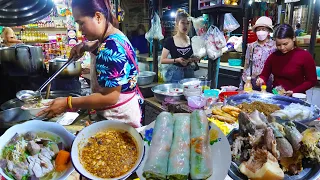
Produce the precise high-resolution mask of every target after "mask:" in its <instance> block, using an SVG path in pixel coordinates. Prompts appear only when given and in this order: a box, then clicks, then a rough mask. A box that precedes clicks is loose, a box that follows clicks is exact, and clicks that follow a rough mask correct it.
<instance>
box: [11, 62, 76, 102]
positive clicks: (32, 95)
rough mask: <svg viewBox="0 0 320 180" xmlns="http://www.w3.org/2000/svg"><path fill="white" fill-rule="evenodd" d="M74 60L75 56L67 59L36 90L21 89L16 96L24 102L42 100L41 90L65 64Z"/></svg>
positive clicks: (67, 64)
mask: <svg viewBox="0 0 320 180" xmlns="http://www.w3.org/2000/svg"><path fill="white" fill-rule="evenodd" d="M74 61H75V58H72V59H70V60H68V61H67V62H66V63H65V64H64V65H63V66H61V67H60V68H59V69H58V70H57V71H56V72H55V73H54V74H53V75H52V76H51V77H50V78H49V79H48V80H47V81H46V82H44V83H43V84H42V85H41V86H40V88H39V89H38V90H36V91H32V90H21V91H19V92H17V93H16V97H17V98H18V99H19V100H21V101H23V102H25V103H36V102H39V101H41V100H42V96H41V92H42V90H43V89H44V88H45V87H46V86H47V85H48V84H50V83H51V81H52V80H53V79H54V78H55V77H57V76H58V75H59V74H60V73H61V72H62V71H63V70H64V69H65V68H66V67H67V66H69V65H70V64H71V63H72V62H74Z"/></svg>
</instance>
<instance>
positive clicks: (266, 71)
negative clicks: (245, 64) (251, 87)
mask: <svg viewBox="0 0 320 180" xmlns="http://www.w3.org/2000/svg"><path fill="white" fill-rule="evenodd" d="M273 58H274V57H273V55H272V54H271V55H270V56H269V57H268V59H267V60H266V62H265V64H264V67H263V70H262V72H261V74H260V75H259V78H258V80H257V85H258V86H261V85H262V83H266V82H267V81H268V79H269V77H270V75H271V70H272V59H273ZM261 80H262V81H263V82H261ZM258 81H259V82H258Z"/></svg>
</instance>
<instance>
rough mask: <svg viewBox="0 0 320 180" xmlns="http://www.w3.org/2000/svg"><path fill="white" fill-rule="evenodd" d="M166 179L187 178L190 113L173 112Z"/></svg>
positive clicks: (182, 179) (180, 179)
mask: <svg viewBox="0 0 320 180" xmlns="http://www.w3.org/2000/svg"><path fill="white" fill-rule="evenodd" d="M173 119H174V128H173V140H172V145H171V150H170V156H169V162H168V179H170V180H171V179H172V180H174V179H175V180H187V179H188V176H189V173H190V114H174V115H173Z"/></svg>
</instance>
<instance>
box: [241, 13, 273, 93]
mask: <svg viewBox="0 0 320 180" xmlns="http://www.w3.org/2000/svg"><path fill="white" fill-rule="evenodd" d="M253 31H254V32H255V33H256V34H257V36H258V40H257V41H255V42H253V43H251V44H248V48H247V52H246V57H245V66H244V71H243V75H242V79H243V81H244V82H245V81H246V79H247V77H248V76H250V77H251V82H252V86H253V90H257V91H260V90H261V88H260V87H258V86H256V83H255V82H256V80H257V78H258V76H259V75H260V74H261V72H262V70H263V67H264V64H265V62H266V60H267V58H268V57H269V55H270V54H272V53H273V52H274V51H275V50H276V44H275V42H274V41H273V40H272V39H271V38H270V33H271V32H272V31H273V27H272V20H271V19H270V18H268V17H266V16H262V17H260V18H259V19H258V20H257V22H256V24H255V25H254V26H253ZM266 85H267V91H268V92H271V90H272V75H271V76H270V77H269V80H268V82H267V83H266Z"/></svg>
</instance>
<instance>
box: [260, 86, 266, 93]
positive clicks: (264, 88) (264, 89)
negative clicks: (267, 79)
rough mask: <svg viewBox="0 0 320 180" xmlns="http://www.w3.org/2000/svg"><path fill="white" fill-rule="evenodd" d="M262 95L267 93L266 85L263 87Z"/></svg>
mask: <svg viewBox="0 0 320 180" xmlns="http://www.w3.org/2000/svg"><path fill="white" fill-rule="evenodd" d="M261 93H267V86H266V85H262V86H261Z"/></svg>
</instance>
